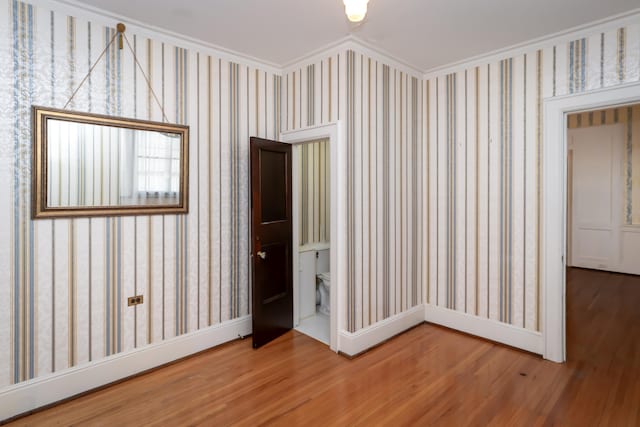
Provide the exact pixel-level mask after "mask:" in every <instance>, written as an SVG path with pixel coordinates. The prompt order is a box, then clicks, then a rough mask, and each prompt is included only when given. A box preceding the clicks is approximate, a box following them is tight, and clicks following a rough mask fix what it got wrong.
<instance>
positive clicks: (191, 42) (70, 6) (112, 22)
mask: <svg viewBox="0 0 640 427" xmlns="http://www.w3.org/2000/svg"><path fill="white" fill-rule="evenodd" d="M26 1H27V2H28V3H31V4H33V5H34V6H37V7H46V8H48V9H50V10H53V11H56V12H59V13H65V14H67V15H69V16H75V17H77V18H81V19H86V20H89V21H91V22H93V23H96V24H101V25H104V26H107V27H111V28H115V27H116V24H117V23H118V22H123V23H125V24H126V26H127V34H136V35H138V36H141V37H147V38H150V39H152V40H154V41H164V42H166V43H169V44H173V45H176V46H178V47H181V48H186V49H193V50H196V51H198V52H200V53H203V54H209V55H211V56H215V57H216V58H220V59H223V60H225V61H231V62H235V63H238V64H242V65H247V66H250V67H255V68H259V69H261V70H262V71H267V72H270V73H273V74H276V75H281V74H282V67H281V66H280V65H278V64H276V63H274V62H270V61H267V60H264V59H260V58H256V57H253V56H251V55H246V54H243V53H240V52H236V51H234V50H231V49H227V48H225V47H223V46H219V45H216V44H213V43H208V42H206V41H204V40H200V39H196V38H193V37H189V36H186V35H184V34H180V33H176V32H173V31H171V30H166V29H163V28H160V27H156V26H155V25H151V24H148V23H145V22H141V21H138V20H136V19H132V18H129V17H126V16H122V15H120V14H116V13H113V12H109V11H107V10H104V9H100V8H98V7H94V6H90V5H88V4H86V3H81V2H79V1H76V0H26Z"/></svg>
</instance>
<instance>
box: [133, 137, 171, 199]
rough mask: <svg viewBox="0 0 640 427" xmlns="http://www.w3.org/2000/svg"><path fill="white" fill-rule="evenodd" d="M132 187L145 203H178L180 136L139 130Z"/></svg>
mask: <svg viewBox="0 0 640 427" xmlns="http://www.w3.org/2000/svg"><path fill="white" fill-rule="evenodd" d="M136 136H137V139H138V140H137V141H136V144H134V146H135V147H136V149H137V153H136V159H137V162H136V165H135V187H136V189H137V194H138V197H139V198H144V199H145V201H146V204H154V202H155V203H162V204H165V203H177V202H178V200H177V199H178V191H179V189H180V137H179V135H176V134H169V133H159V132H139V133H137V135H136Z"/></svg>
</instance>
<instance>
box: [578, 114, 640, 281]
mask: <svg viewBox="0 0 640 427" xmlns="http://www.w3.org/2000/svg"><path fill="white" fill-rule="evenodd" d="M568 142H569V147H568V148H569V160H570V162H569V168H568V170H569V173H570V175H569V184H570V185H569V191H570V192H569V200H568V202H569V203H568V215H569V218H568V220H569V224H570V225H569V227H568V230H569V236H568V242H569V244H570V247H569V248H568V254H569V257H568V260H567V261H568V262H567V265H569V266H573V267H583V268H592V269H597V270H607V271H613V272H620V273H630V274H640V252H639V251H638V248H640V246H638V245H639V244H640V234H639V233H638V232H637V230H634V229H633V227H627V226H625V225H624V222H623V205H624V194H623V182H624V176H623V175H624V167H623V161H624V151H623V150H624V127H623V125H622V124H615V125H603V126H593V127H585V128H580V129H570V130H569V131H568ZM634 242H636V243H634ZM630 245H631V246H630ZM635 246H638V248H635ZM634 257H635V258H636V260H635V262H630V261H631V258H634Z"/></svg>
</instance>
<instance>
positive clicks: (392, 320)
mask: <svg viewBox="0 0 640 427" xmlns="http://www.w3.org/2000/svg"><path fill="white" fill-rule="evenodd" d="M423 322H424V305H422V304H420V305H418V306H415V307H413V308H411V309H409V310H407V311H403V312H402V313H399V314H396V315H394V316H392V317H389V318H386V319H384V320H382V321H380V322H377V323H374V324H373V325H371V326H367V327H366V328H363V329H360V330H358V331H356V332H353V333H352V332H347V331H341V332H340V344H341V345H342V347H341V348H340V351H341V352H342V353H344V354H346V355H347V356H355V355H357V354H360V353H362V352H363V351H366V350H368V349H370V348H372V347H374V346H376V345H378V344H380V343H382V342H384V341H386V340H388V339H389V338H392V337H394V336H396V335H398V334H400V333H402V332H404V331H406V330H407V329H410V328H412V327H414V326H416V325H419V324H420V323H423Z"/></svg>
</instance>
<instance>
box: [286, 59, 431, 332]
mask: <svg viewBox="0 0 640 427" xmlns="http://www.w3.org/2000/svg"><path fill="white" fill-rule="evenodd" d="M283 99H284V104H283V107H282V114H283V116H282V122H283V129H285V130H292V129H298V128H301V127H306V126H310V125H314V124H316V125H317V124H322V123H328V122H331V121H335V120H338V119H340V120H344V121H345V123H346V128H347V144H348V149H347V152H348V158H347V171H348V179H347V182H346V183H345V184H342V185H346V188H347V192H348V193H347V200H348V206H347V212H348V220H347V221H348V222H347V223H348V234H347V243H348V253H347V256H348V263H347V264H348V283H347V284H346V286H347V299H348V300H347V313H346V314H347V329H348V330H349V331H356V330H358V329H361V328H363V327H366V326H369V325H372V324H374V323H376V322H379V321H381V320H383V319H386V318H388V317H390V316H393V315H394V314H398V313H400V312H402V311H406V310H408V309H409V308H411V307H414V306H416V305H419V304H422V302H423V287H422V286H421V285H420V284H421V283H423V281H424V280H425V277H426V269H425V268H423V266H424V265H425V264H426V262H424V261H425V258H424V257H425V256H426V254H425V253H424V251H423V250H422V248H423V247H425V246H426V245H425V244H424V242H425V233H426V228H425V227H424V222H423V221H422V220H421V219H422V218H423V216H424V213H425V210H424V209H425V205H426V201H427V199H426V192H425V188H426V187H425V182H426V169H425V167H424V165H425V162H424V159H425V158H426V157H425V156H426V151H425V150H424V149H423V145H422V144H421V141H422V117H423V112H422V105H423V100H424V91H423V82H422V81H421V79H420V78H418V77H414V76H411V75H408V74H407V73H406V72H403V71H400V70H398V69H395V68H393V67H391V66H389V65H387V64H384V63H383V62H381V61H378V60H375V59H373V58H370V57H367V56H365V55H362V54H359V53H356V52H354V51H351V50H347V51H343V52H340V53H338V54H335V55H332V56H329V57H327V58H325V59H322V60H320V61H318V62H315V63H312V64H308V65H305V66H303V67H300V68H297V69H294V70H292V71H290V72H288V73H286V74H285V75H284V76H283Z"/></svg>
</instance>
